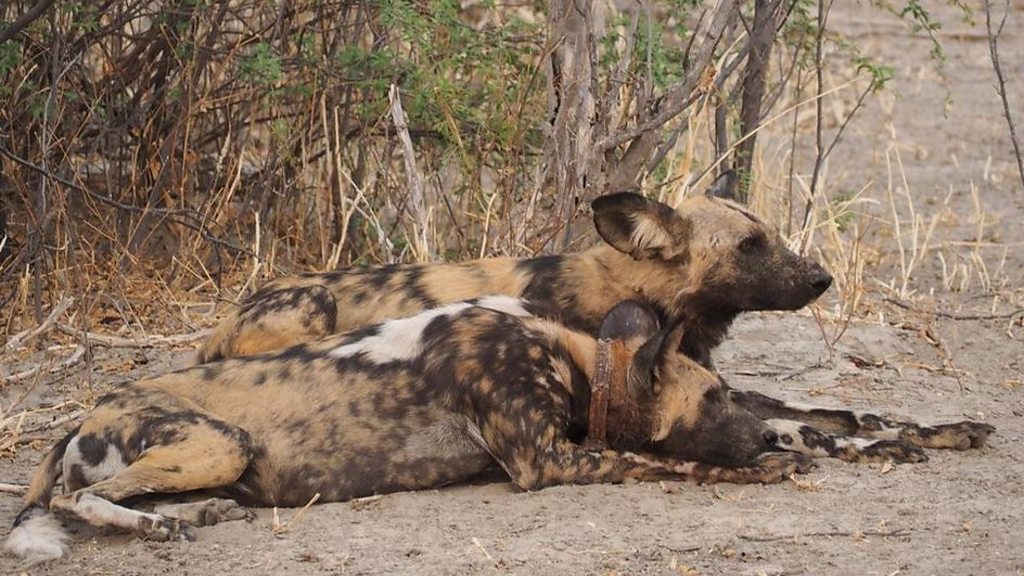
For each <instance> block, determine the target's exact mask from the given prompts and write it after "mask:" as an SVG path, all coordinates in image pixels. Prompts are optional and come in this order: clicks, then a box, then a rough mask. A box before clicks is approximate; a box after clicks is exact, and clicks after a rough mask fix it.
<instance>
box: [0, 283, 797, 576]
mask: <svg viewBox="0 0 1024 576" xmlns="http://www.w3.org/2000/svg"><path fill="white" fill-rule="evenodd" d="M530 309H531V304H530V303H528V302H526V301H524V300H519V299H513V298H508V297H500V296H499V297H488V298H483V299H480V300H479V301H475V302H474V301H470V302H460V303H454V304H448V305H446V306H442V307H440V308H436V309H432V310H428V311H426V312H422V313H420V314H418V315H415V316H411V317H408V318H403V319H399V320H392V321H389V322H386V323H383V324H379V325H375V326H371V327H368V328H363V329H360V330H357V331H355V332H352V333H350V334H347V335H340V336H333V337H330V338H327V339H324V340H321V341H318V342H314V343H309V344H303V345H298V346H296V347H293V348H289V349H286V350H284V351H277V352H271V353H267V354H263V355H259V356H252V357H247V358H240V359H233V360H225V361H220V362H217V363H213V364H206V365H202V366H196V367H193V368H188V369H185V370H182V371H179V372H175V373H171V374H167V375H164V376H159V377H156V378H152V379H148V380H142V381H139V382H136V383H134V384H131V385H128V386H126V387H124V388H123V389H121V390H119V391H117V392H115V393H112V394H110V395H107V396H105V397H103V398H102V399H100V401H99V402H98V403H97V406H96V408H95V409H94V410H93V411H92V412H91V413H90V414H89V415H88V416H87V417H86V418H85V420H84V421H83V422H82V424H81V426H80V427H79V428H78V429H76V430H75V431H73V432H71V433H70V434H68V436H67V437H65V438H64V439H63V440H62V441H61V442H60V443H58V444H57V446H56V447H55V448H54V449H53V450H51V452H50V453H49V454H48V455H47V456H46V458H45V459H44V460H43V462H42V464H40V466H39V469H38V470H37V472H36V475H35V478H34V479H33V482H32V485H31V488H30V490H29V494H28V496H27V498H26V505H25V508H24V509H23V510H22V512H21V513H20V514H19V515H18V517H17V519H16V520H15V529H14V530H13V531H12V533H11V536H10V537H9V539H8V542H7V548H8V549H9V550H12V551H14V552H15V553H17V554H19V555H21V556H24V557H30V558H33V559H43V558H49V557H56V556H60V555H61V554H62V553H63V540H62V537H61V534H62V532H60V528H59V525H57V524H56V522H55V521H54V520H53V519H52V517H50V516H49V511H50V510H52V511H54V512H62V513H65V514H69V515H71V516H74V517H77V518H80V519H82V520H85V521H86V522H89V523H91V524H94V525H98V526H112V527H117V528H121V529H127V530H133V531H135V532H137V533H139V534H141V535H143V536H145V537H147V538H151V539H156V540H168V539H190V538H191V537H192V531H191V528H190V526H189V522H187V521H186V522H182V521H181V519H180V516H179V515H178V513H179V512H180V511H176V510H174V509H173V507H172V508H170V509H169V511H168V513H167V514H166V515H165V514H161V513H147V512H141V511H138V510H133V509H130V508H127V507H124V506H121V505H118V504H117V502H119V501H122V500H125V499H128V498H132V497H136V496H139V495H144V494H168V493H180V492H190V491H203V492H202V494H203V496H204V497H207V496H217V497H222V498H233V499H235V500H232V501H228V500H224V499H221V498H216V497H215V498H212V499H211V500H207V501H204V502H199V503H195V504H187V505H183V506H182V509H183V512H184V513H185V514H186V517H187V518H190V519H192V522H193V523H199V524H204V523H210V522H213V521H216V520H219V519H239V518H243V517H244V516H245V514H244V513H243V512H242V511H241V510H240V509H239V508H238V507H237V504H235V502H236V501H238V502H241V503H242V504H256V505H266V506H270V505H275V506H276V505H283V506H300V505H303V504H305V503H307V502H309V501H310V499H311V498H313V497H314V495H316V494H319V495H320V498H319V501H320V502H332V501H341V500H347V499H350V498H356V497H360V496H367V495H370V494H381V493H388V492H394V491H399V490H414V489H419V488H433V487H439V486H443V485H446V484H450V483H453V482H459V481H461V480H464V479H466V478H469V477H470V476H473V475H475V474H477V473H479V472H481V471H483V470H484V469H486V468H488V467H489V466H491V465H492V464H493V463H494V462H497V463H498V464H499V465H500V466H501V467H502V468H503V469H504V470H505V471H506V472H507V473H508V475H509V477H510V478H511V479H512V482H513V483H514V484H515V485H516V486H518V487H519V488H521V489H524V490H532V489H539V488H543V487H545V486H551V485H555V484H568V483H577V484H586V483H594V482H619V481H622V480H624V479H627V478H637V479H641V480H648V479H655V478H669V479H686V480H691V481H695V482H717V481H725V482H777V481H780V480H782V479H784V478H786V477H788V475H789V474H792V473H794V472H800V471H802V470H803V469H804V467H805V466H807V465H808V464H809V462H810V461H809V459H808V458H807V457H806V456H803V455H799V454H793V453H788V452H771V451H770V450H772V449H774V448H775V441H776V436H775V434H774V433H773V432H772V431H771V430H770V429H768V428H767V427H766V426H765V425H764V423H763V422H762V421H761V420H760V419H759V418H757V417H756V416H754V415H753V414H751V413H750V412H748V411H746V410H744V409H742V408H740V407H738V406H736V405H735V404H733V402H732V401H731V400H730V399H729V397H728V394H727V393H726V390H725V388H724V387H723V386H722V385H721V382H720V380H719V378H718V377H717V376H716V375H714V374H712V373H711V372H709V371H708V370H706V369H705V368H703V367H701V366H700V365H699V364H697V363H696V362H694V361H693V360H691V359H690V358H688V357H687V356H685V355H684V354H682V353H680V352H678V347H679V341H680V339H681V338H683V336H684V330H683V327H682V326H681V325H680V326H676V327H674V328H673V327H666V328H664V329H659V328H658V324H657V319H656V317H655V316H654V314H653V312H652V311H650V310H649V309H648V308H647V307H646V306H645V305H643V304H640V303H637V302H624V303H622V304H621V305H620V306H617V307H616V308H615V309H613V310H612V311H611V312H609V314H608V316H607V319H606V321H605V322H604V323H603V324H602V327H601V331H600V332H601V336H602V338H608V339H615V340H616V341H620V342H622V343H623V345H622V347H621V349H622V350H623V351H625V352H624V354H622V355H620V356H616V358H618V359H619V363H618V367H619V368H621V370H620V372H621V374H622V375H623V377H622V379H621V386H620V390H621V394H620V396H619V400H618V401H617V402H610V403H609V404H608V405H607V421H608V433H607V440H608V442H609V443H610V446H611V449H606V450H603V451H594V450H589V449H585V448H583V447H582V446H581V445H580V444H579V442H580V440H581V439H582V438H583V436H585V435H587V434H588V423H589V422H590V420H589V419H588V412H589V409H590V404H591V383H592V381H593V380H594V379H595V366H598V365H599V363H598V362H597V358H598V356H599V354H600V348H599V346H601V344H600V343H599V342H598V341H596V340H595V339H594V338H593V337H591V336H589V335H587V334H585V333H582V332H577V331H574V330H571V329H569V328H567V327H565V326H563V325H561V324H558V323H555V322H553V321H551V320H546V319H542V318H539V317H536V316H533V315H532V314H531V313H530V312H529V310H530ZM604 341H605V342H607V340H604ZM613 400H614V396H613ZM61 478H62V481H63V486H64V494H60V495H54V494H53V492H54V487H55V486H56V484H57V482H58V480H59V479H61ZM172 516H173V517H172Z"/></svg>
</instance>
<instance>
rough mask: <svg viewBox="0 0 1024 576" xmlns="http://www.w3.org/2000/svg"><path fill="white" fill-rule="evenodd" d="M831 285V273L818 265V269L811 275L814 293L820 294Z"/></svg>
mask: <svg viewBox="0 0 1024 576" xmlns="http://www.w3.org/2000/svg"><path fill="white" fill-rule="evenodd" d="M831 285H832V275H831V274H829V273H828V272H826V271H825V269H824V268H822V267H820V266H818V269H817V270H815V271H814V272H813V274H812V276H811V288H812V289H813V290H814V293H815V294H817V295H818V296H821V295H822V294H824V293H825V290H828V287H829V286H831Z"/></svg>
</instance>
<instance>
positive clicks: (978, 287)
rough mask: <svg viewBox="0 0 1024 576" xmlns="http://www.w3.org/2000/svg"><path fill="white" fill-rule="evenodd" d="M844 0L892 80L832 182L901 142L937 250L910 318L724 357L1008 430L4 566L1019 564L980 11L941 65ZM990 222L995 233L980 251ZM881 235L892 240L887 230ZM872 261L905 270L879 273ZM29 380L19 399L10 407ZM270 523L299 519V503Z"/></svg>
mask: <svg viewBox="0 0 1024 576" xmlns="http://www.w3.org/2000/svg"><path fill="white" fill-rule="evenodd" d="M836 4H837V9H836V11H835V13H834V15H833V21H834V22H835V23H836V24H837V26H838V27H839V29H841V30H843V31H844V32H846V33H847V34H849V35H850V38H851V39H852V40H853V42H855V43H856V44H857V45H858V46H860V48H861V49H862V50H863V51H865V52H866V53H870V54H873V55H875V56H876V57H877V58H879V59H881V60H883V61H885V62H887V63H889V64H891V65H893V66H894V67H895V72H896V74H897V77H896V80H895V81H894V83H893V84H892V86H891V87H890V89H889V92H888V95H886V96H884V97H883V98H881V99H880V100H879V101H872V102H871V103H870V104H869V106H868V108H866V109H865V110H864V111H862V112H861V114H860V116H859V117H858V119H857V120H856V121H855V123H854V125H853V126H852V127H851V129H850V132H849V134H848V137H847V138H845V139H844V141H843V142H842V143H841V144H840V145H839V146H838V147H837V148H836V151H835V153H834V157H833V161H832V166H831V169H830V178H831V179H833V180H834V181H835V182H838V183H840V184H842V183H845V184H846V185H848V186H850V187H853V188H859V187H860V186H861V185H863V184H864V183H867V182H874V184H873V186H872V187H871V188H869V192H868V194H869V195H870V194H876V195H877V197H878V198H879V200H880V201H881V202H882V203H881V204H879V205H880V206H883V207H884V206H885V199H884V195H883V194H882V193H881V192H880V191H881V190H883V189H884V187H885V184H886V181H887V178H888V171H887V168H886V150H887V149H890V150H891V149H892V147H893V146H896V147H898V148H899V150H900V152H901V157H902V160H903V164H904V168H905V173H906V178H907V182H908V184H909V186H910V188H911V189H912V190H913V193H914V199H915V205H916V210H917V211H918V213H920V214H921V215H923V216H924V217H925V218H926V219H930V218H931V215H932V214H935V213H938V211H945V215H944V216H943V217H942V219H941V222H940V223H939V225H938V227H937V229H936V231H935V237H934V239H933V244H934V245H935V246H936V249H935V250H933V251H931V252H929V253H928V254H927V255H926V257H925V258H924V259H923V260H922V262H921V263H920V265H919V266H918V268H917V270H916V271H915V273H914V274H913V278H912V280H911V282H910V284H909V286H910V288H912V289H913V290H915V291H916V293H917V294H918V297H916V298H910V301H911V302H912V305H913V306H914V308H916V309H917V311H911V310H903V309H900V308H898V307H893V306H888V307H880V308H878V311H877V313H876V314H875V315H873V316H872V317H871V318H868V319H861V320H857V321H854V322H853V323H852V324H851V325H850V326H849V328H848V330H847V331H846V333H845V335H844V336H843V338H842V339H840V340H839V342H838V344H836V345H835V347H834V349H833V350H830V349H829V348H828V347H827V346H826V345H825V344H824V342H823V338H822V335H821V331H820V330H819V327H818V324H817V323H816V322H815V321H814V319H813V318H812V317H811V316H810V314H809V313H807V312H802V313H797V314H751V315H748V316H746V317H744V318H743V319H742V320H741V321H739V322H738V323H737V325H736V326H735V328H734V330H733V332H732V335H731V338H730V340H729V341H728V342H727V343H726V344H725V345H723V347H722V348H721V349H720V350H719V352H718V354H717V361H718V364H719V367H720V368H721V370H722V371H723V372H724V374H725V376H726V378H727V379H728V380H730V381H731V383H732V384H734V385H736V386H738V387H749V388H753V389H758V390H762V391H766V392H769V393H772V394H776V395H779V396H782V397H785V398H789V399H794V400H802V401H809V402H815V403H819V404H827V405H834V406H846V407H856V408H873V409H876V410H878V411H882V412H886V413H891V414H898V415H902V416H906V417H910V418H913V419H917V420H921V421H928V422H939V421H953V420H960V419H964V418H974V419H977V420H981V421H985V422H988V423H991V424H993V425H995V426H996V428H997V432H996V434H995V435H994V436H993V437H992V438H991V440H990V443H989V445H988V446H986V447H985V448H984V449H981V450H974V451H968V452H939V451H933V452H930V454H929V455H930V457H931V459H930V460H929V461H928V462H925V463H921V464H912V465H911V464H908V465H896V466H888V465H865V464H846V463H842V462H836V461H821V463H820V467H819V468H818V469H817V470H815V471H814V472H812V473H811V474H808V475H806V476H803V477H801V478H800V482H799V483H794V482H785V483H783V484H779V485H773V486H736V485H717V486H692V485H687V484H676V483H661V484H657V483H654V484H630V485H620V486H619V485H616V486H612V485H603V486H579V487H577V486H566V487H558V488H552V489H546V490H542V491H539V492H535V493H521V492H518V491H516V490H515V489H513V488H512V487H511V486H510V484H509V483H508V482H506V481H503V480H502V479H501V478H495V479H493V480H492V481H490V482H481V483H478V484H474V485H470V486H459V487H453V488H448V489H444V490H438V491H427V492H420V493H407V494H393V495H388V496H384V497H382V498H379V499H375V500H371V501H363V502H357V503H343V504H329V505H322V506H314V507H312V508H310V509H309V510H307V511H306V512H305V513H304V514H303V515H302V516H301V517H299V518H295V519H294V520H293V521H292V523H291V524H290V525H289V527H288V529H287V530H285V531H283V532H280V533H275V531H274V530H273V526H274V523H275V520H274V518H275V515H274V511H273V510H258V511H257V514H258V518H257V519H256V520H255V522H253V523H244V522H235V523H227V524H221V525H219V526H214V527H210V528H203V529H200V531H199V537H198V539H197V540H196V541H195V542H192V543H173V544H158V543H152V542H143V541H139V540H137V539H135V538H133V537H129V536H124V535H116V534H104V533H97V532H95V531H92V530H90V529H87V528H82V527H79V528H77V532H76V534H75V537H74V540H73V542H74V544H73V547H72V550H71V554H70V557H69V559H66V560H63V561H59V562H55V563H51V564H47V565H43V566H36V567H31V568H27V569H23V568H22V567H20V566H18V565H17V564H16V563H15V562H14V561H13V560H12V559H11V558H9V557H0V574H18V573H20V572H22V571H23V570H24V571H25V572H26V573H29V574H83V575H85V574H146V575H155V574H191V575H197V576H214V575H216V576H219V575H223V574H524V575H526V574H573V575H580V574H680V575H691V574H739V575H742V574H750V575H761V574H763V575H768V576H771V575H781V574H811V575H816V574H851V575H883V576H885V575H895V574H901V575H929V574H938V575H942V574H957V575H969V574H978V575H989V574H991V575H1018V574H1024V486H1022V483H1021V475H1022V472H1024V464H1022V459H1024V442H1022V440H1024V423H1022V418H1021V416H1022V414H1024V390H1022V386H1024V384H1022V380H1024V354H1022V353H1024V344H1022V342H1021V339H1024V326H1022V325H1021V320H1020V318H1021V316H1020V315H1017V316H1016V317H1014V318H1010V317H1002V318H990V317H987V316H991V315H1000V314H1005V313H1007V312H1010V311H1012V310H1014V309H1016V308H1019V307H1021V306H1022V305H1024V303H1022V301H1024V292H1022V288H1021V287H1022V286H1024V256H1022V254H1021V252H1022V249H1024V233H1022V231H1021V226H1020V222H1021V216H1022V214H1024V209H1022V193H1021V188H1020V183H1019V180H1017V178H1018V177H1017V175H1016V172H1015V168H1014V165H1013V156H1012V151H1011V148H1010V146H1009V144H1008V139H1007V136H1006V134H1007V132H1006V126H1005V123H1004V120H1003V118H1002V116H1001V107H1000V104H999V101H998V99H997V97H996V96H995V92H994V90H993V74H992V70H991V65H990V62H989V59H988V58H989V57H988V47H987V44H986V42H985V37H984V20H983V15H982V18H981V19H980V22H979V23H978V24H974V25H970V24H966V23H964V22H962V21H961V20H960V19H959V18H958V17H957V15H956V12H955V11H954V10H951V9H949V8H946V7H944V3H937V2H936V3H931V4H933V5H936V6H935V10H936V12H935V15H936V16H937V18H938V19H939V20H940V21H942V22H943V23H944V24H945V28H944V30H943V32H941V34H940V38H941V40H942V42H943V45H944V48H945V51H946V57H947V61H946V64H945V69H944V71H942V72H938V71H936V68H935V65H934V62H932V61H930V60H929V58H928V50H929V48H930V44H929V43H928V41H927V40H926V39H922V38H911V37H909V35H908V34H906V33H905V31H904V29H903V27H902V26H901V25H900V24H899V23H898V22H897V21H896V20H895V19H893V18H887V17H885V16H883V15H881V14H879V13H878V12H877V11H872V10H869V9H868V8H866V7H859V6H857V4H856V3H836ZM839 4H844V6H843V7H838V5H839ZM847 4H848V5H847ZM939 4H943V6H938V5H939ZM1014 10H1015V11H1014V12H1013V14H1012V15H1011V20H1010V23H1009V24H1008V26H1007V30H1006V32H1005V36H1004V39H1003V53H1004V58H1005V66H1006V69H1007V73H1008V75H1009V76H1010V77H1011V79H1014V83H1013V84H1011V90H1015V97H1016V99H1015V101H1016V102H1017V107H1016V108H1015V110H1016V111H1018V112H1020V111H1021V109H1022V107H1021V106H1020V103H1021V102H1024V58H1022V55H1024V33H1022V32H1021V30H1022V29H1024V10H1022V9H1021V7H1019V6H1018V7H1016V8H1015V9H1014ZM947 104H949V105H948V106H947ZM1021 121H1024V119H1022V120H1021ZM972 186H974V188H975V189H976V190H977V196H978V201H979V206H980V210H978V209H976V207H975V203H974V200H973V199H972V196H971V193H970V191H971V188H972ZM950 190H952V192H953V193H952V196H950V197H949V202H948V205H947V203H946V197H947V194H948V193H949V192H950ZM979 213H980V214H982V215H983V216H984V218H985V226H984V228H985V231H984V236H985V238H984V243H983V245H981V246H980V247H977V249H975V246H972V245H971V244H970V241H972V240H974V239H975V231H976V226H977V224H978V222H977V218H976V216H977V214H979ZM878 248H880V249H881V250H882V251H893V250H896V245H895V242H894V241H893V240H892V239H890V240H889V241H888V242H883V243H882V245H880V246H879V247H878ZM940 248H941V249H942V250H945V251H946V252H945V254H946V258H947V260H948V261H947V275H948V273H949V269H948V266H949V264H950V263H951V262H953V261H954V260H956V261H959V262H961V263H964V265H965V266H967V265H968V264H969V263H970V262H974V264H973V268H971V269H972V270H973V271H974V273H975V274H977V273H978V272H979V271H980V269H981V268H980V264H978V262H977V260H976V259H981V262H983V263H984V264H985V270H987V272H988V279H989V281H990V283H989V286H988V289H986V287H984V286H982V284H981V282H980V281H978V280H977V279H976V280H975V281H973V282H972V283H971V285H970V286H968V288H967V290H965V291H960V292H951V291H949V290H947V289H946V288H945V287H944V285H943V281H942V278H943V276H942V268H941V261H939V260H938V257H937V254H938V253H939V252H940ZM958 254H959V257H958V256H957V255H958ZM868 274H869V276H871V275H874V276H877V277H878V278H879V279H880V280H881V281H883V282H886V281H888V280H889V279H890V278H891V274H890V272H888V271H886V270H869V271H868ZM921 310H923V311H935V310H939V311H944V312H947V313H948V314H946V315H941V314H940V315H935V314H929V313H922V312H920V311H921ZM979 316H981V317H982V318H978V317H979ZM125 354H127V355H125ZM104 355H105V356H104ZM187 360H188V357H187V352H186V351H184V350H179V351H175V352H171V351H166V350H150V351H147V352H145V353H144V354H143V353H141V352H136V353H134V355H133V353H126V352H124V351H120V352H118V351H108V352H104V351H102V349H101V351H100V356H98V357H97V360H96V363H95V365H96V368H95V369H94V372H93V374H92V381H93V382H94V385H95V386H96V387H97V388H98V389H102V388H103V387H105V386H109V385H112V384H116V382H117V381H119V380H123V379H127V378H132V377H137V376H140V375H144V374H149V373H155V372H159V371H162V370H166V369H167V368H168V367H170V366H176V365H182V364H184V363H185V362H187ZM143 361H144V362H143ZM124 367H128V368H131V370H129V371H128V372H127V373H125V372H124V371H123V370H120V368H124ZM108 372H109V373H110V374H116V376H115V375H108ZM83 378H84V376H83V375H81V374H76V375H72V376H71V377H70V378H69V379H68V380H65V382H64V385H66V386H69V387H70V386H77V387H78V388H79V389H80V387H81V382H82V379H83ZM69 389H70V388H69ZM61 390H62V388H61V387H60V386H57V387H55V388H53V389H51V390H46V391H38V390H37V391H34V392H33V393H32V394H30V395H29V396H28V398H27V399H26V405H28V406H31V405H32V404H33V403H39V402H53V401H55V400H61V399H62V398H61V397H60V394H61ZM21 392H22V390H21V389H19V388H10V389H7V390H4V391H3V392H2V393H3V394H4V396H5V398H4V399H3V400H4V404H5V405H10V403H11V401H12V400H13V399H14V398H15V397H17V396H18V395H19V394H21ZM65 427H66V425H65ZM59 433H60V429H58V430H52V431H50V432H48V433H47V434H44V438H47V439H48V438H51V437H52V438H56V437H57V435H58V434H59ZM45 445H46V442H38V443H36V445H35V446H33V447H29V448H25V447H23V448H22V449H21V450H19V451H18V453H17V455H16V457H14V458H13V459H11V458H5V459H4V460H0V481H3V482H15V483H25V482H27V481H28V479H29V477H30V474H31V469H32V467H33V466H34V464H35V462H37V461H38V460H39V458H40V457H41V452H40V451H37V450H36V449H33V448H35V447H38V448H43V447H45ZM18 506H19V499H18V498H17V497H16V496H12V495H7V494H0V519H2V521H3V524H4V526H3V527H0V538H6V535H7V527H6V526H7V525H8V522H9V521H10V519H12V518H13V516H14V514H15V512H16V510H17V509H18ZM278 515H279V520H280V522H281V523H284V522H286V521H289V520H291V519H293V518H294V517H295V516H296V515H297V511H296V510H292V509H289V510H280V511H278Z"/></svg>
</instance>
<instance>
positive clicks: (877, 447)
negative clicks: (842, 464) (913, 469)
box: [839, 440, 928, 464]
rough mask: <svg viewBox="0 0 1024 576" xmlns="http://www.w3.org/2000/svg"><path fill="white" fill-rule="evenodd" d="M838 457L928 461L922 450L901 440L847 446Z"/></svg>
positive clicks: (850, 459)
mask: <svg viewBox="0 0 1024 576" xmlns="http://www.w3.org/2000/svg"><path fill="white" fill-rule="evenodd" d="M839 457H840V459H841V460H845V461H847V462H888V461H891V462H895V463H896V464H915V463H918V462H927V461H928V455H927V454H925V453H924V450H922V449H921V448H918V447H917V446H914V445H912V444H909V443H907V442H904V441H902V440H872V441H870V442H869V443H866V444H864V445H855V446H849V447H848V449H847V450H844V451H843V452H842V453H840V455H839Z"/></svg>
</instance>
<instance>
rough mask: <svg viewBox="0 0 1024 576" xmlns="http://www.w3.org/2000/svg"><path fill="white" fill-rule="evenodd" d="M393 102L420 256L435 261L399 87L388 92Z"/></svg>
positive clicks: (420, 181) (392, 107)
mask: <svg viewBox="0 0 1024 576" xmlns="http://www.w3.org/2000/svg"><path fill="white" fill-rule="evenodd" d="M388 98H389V99H390V100H391V119H392V120H393V121H394V123H395V130H397V131H398V141H399V142H400V143H401V144H402V158H403V159H404V160H405V177H406V179H407V180H408V181H409V195H410V196H411V199H412V211H413V216H414V217H415V218H416V227H417V228H418V230H416V231H415V232H416V239H415V242H416V244H417V245H418V246H417V250H416V251H417V252H418V254H417V255H416V256H418V257H419V258H420V259H421V260H423V259H424V258H425V259H427V260H433V259H434V250H433V248H432V247H431V245H430V243H429V242H427V209H426V206H425V204H424V202H423V180H422V179H421V178H420V173H419V169H418V168H417V167H416V152H415V150H414V149H413V147H412V138H410V137H409V119H408V118H407V117H406V116H405V111H404V110H402V99H401V96H400V95H399V93H398V86H395V85H394V84H392V85H391V90H390V91H389V92H388Z"/></svg>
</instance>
